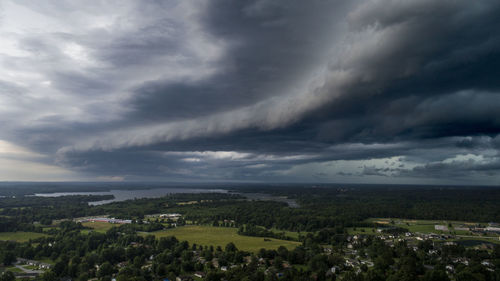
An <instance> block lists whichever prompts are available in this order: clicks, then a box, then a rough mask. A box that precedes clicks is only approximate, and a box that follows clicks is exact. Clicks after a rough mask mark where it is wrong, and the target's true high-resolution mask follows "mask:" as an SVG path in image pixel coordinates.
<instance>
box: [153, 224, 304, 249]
mask: <svg viewBox="0 0 500 281" xmlns="http://www.w3.org/2000/svg"><path fill="white" fill-rule="evenodd" d="M237 231H238V229H236V228H230V227H213V226H199V225H189V226H182V227H177V228H171V229H167V230H162V231H157V232H153V233H152V234H154V235H155V236H156V237H165V236H175V237H176V238H177V239H179V240H180V241H183V240H186V241H188V242H189V243H190V244H193V243H196V244H198V245H204V246H211V245H213V246H221V247H225V246H226V244H227V243H229V242H233V243H234V244H235V245H236V247H237V248H238V249H240V250H244V251H249V252H257V251H259V250H260V249H261V248H266V249H277V248H278V247H279V246H285V247H287V248H288V249H293V248H295V247H296V246H298V245H300V243H299V242H295V241H286V240H279V239H274V238H266V240H270V241H264V238H263V237H250V236H242V235H238V234H237V233H236V232H237ZM147 234H148V233H144V235H147Z"/></svg>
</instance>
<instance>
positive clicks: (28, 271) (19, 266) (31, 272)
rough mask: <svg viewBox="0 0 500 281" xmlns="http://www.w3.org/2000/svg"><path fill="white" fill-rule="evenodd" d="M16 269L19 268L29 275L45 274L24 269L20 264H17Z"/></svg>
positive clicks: (41, 271)
mask: <svg viewBox="0 0 500 281" xmlns="http://www.w3.org/2000/svg"><path fill="white" fill-rule="evenodd" d="M15 267H17V268H19V269H20V270H22V271H23V272H24V273H29V274H42V273H43V270H31V269H27V268H24V267H22V266H21V265H19V264H15Z"/></svg>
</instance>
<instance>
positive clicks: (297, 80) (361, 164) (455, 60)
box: [0, 0, 500, 184]
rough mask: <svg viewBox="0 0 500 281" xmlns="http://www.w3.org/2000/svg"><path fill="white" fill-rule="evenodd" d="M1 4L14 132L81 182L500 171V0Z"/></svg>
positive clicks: (465, 175)
mask: <svg viewBox="0 0 500 281" xmlns="http://www.w3.org/2000/svg"><path fill="white" fill-rule="evenodd" d="M1 5H2V10H3V12H2V14H1V15H0V34H1V35H2V36H1V37H0V38H1V39H0V43H1V46H2V47H0V69H1V71H2V73H5V75H4V76H3V77H2V78H1V79H0V125H1V126H2V131H1V132H0V140H4V141H5V142H9V143H15V144H16V145H18V146H20V147H25V148H26V149H28V150H30V151H33V152H36V153H38V154H40V155H43V157H41V158H43V159H44V160H43V161H41V160H36V159H35V160H33V159H32V160H30V161H33V163H42V162H43V164H46V165H52V166H54V167H56V166H57V167H60V168H61V169H63V170H65V171H68V177H74V178H76V177H78V178H79V179H82V178H83V179H95V178H102V177H120V178H124V179H125V180H148V179H150V180H167V181H168V180H175V181H177V180H181V181H182V180H186V181H191V180H193V181H240V180H241V181H314V182H368V183H369V182H376V183H383V182H387V183H391V182H394V183H450V184H454V183H469V184H495V183H497V182H498V180H500V176H499V173H498V172H500V166H499V163H500V160H499V159H500V156H499V149H500V145H499V143H500V142H499V137H500V115H499V114H498V108H499V106H500V95H499V89H500V84H499V80H498V79H497V77H498V76H499V75H500V73H499V69H500V53H499V52H500V34H499V33H498V32H497V30H499V28H500V20H498V19H497V18H498V17H496V15H498V14H499V12H500V3H497V1H493V0H481V1H465V0H463V1H451V0H449V1H448V0H445V1H438V2H436V1H430V0H423V1H422V0H418V1H417V0H415V1H413V0H412V1H399V0H365V1H362V0H359V1H358V0H356V1H345V0H331V1H319V0H318V1H307V2H304V1H266V0H257V1H206V2H199V1H158V2H156V1H153V2H148V3H143V2H138V1H117V2H113V1H106V2H96V3H92V5H90V4H88V3H83V2H80V3H79V2H75V1H45V2H43V3H33V2H30V1H15V2H14V1H4V2H2V4H1ZM70 171H71V172H70ZM69 173H71V174H72V175H71V176H69ZM74 174H77V175H78V176H74ZM0 179H1V178H0ZM6 179H7V178H6ZM18 179H22V176H20V178H18Z"/></svg>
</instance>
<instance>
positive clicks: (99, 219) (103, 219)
mask: <svg viewBox="0 0 500 281" xmlns="http://www.w3.org/2000/svg"><path fill="white" fill-rule="evenodd" d="M76 222H82V223H83V222H107V223H115V224H126V223H132V220H122V219H115V218H108V217H87V218H79V219H76Z"/></svg>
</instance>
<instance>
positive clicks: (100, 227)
mask: <svg viewBox="0 0 500 281" xmlns="http://www.w3.org/2000/svg"><path fill="white" fill-rule="evenodd" d="M82 225H83V226H85V227H90V228H92V229H93V230H94V231H96V232H100V233H106V231H108V229H110V228H112V227H113V226H120V225H119V224H112V223H109V222H100V221H97V222H84V223H82ZM82 232H83V233H88V232H89V231H88V230H83V231H82Z"/></svg>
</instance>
